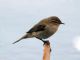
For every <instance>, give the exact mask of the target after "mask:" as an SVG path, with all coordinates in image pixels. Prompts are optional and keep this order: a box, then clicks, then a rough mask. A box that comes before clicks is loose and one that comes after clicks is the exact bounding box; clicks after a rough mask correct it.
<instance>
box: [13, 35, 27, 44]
mask: <svg viewBox="0 0 80 60" xmlns="http://www.w3.org/2000/svg"><path fill="white" fill-rule="evenodd" d="M27 37H28V36H27V34H26V35H24V36H23V37H21V38H20V39H19V40H17V41H15V42H13V43H12V44H15V43H17V42H19V41H21V40H22V39H25V38H27Z"/></svg>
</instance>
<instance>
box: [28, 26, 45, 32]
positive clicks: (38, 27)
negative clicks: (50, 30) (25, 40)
mask: <svg viewBox="0 0 80 60" xmlns="http://www.w3.org/2000/svg"><path fill="white" fill-rule="evenodd" d="M45 27H46V26H45V25H35V26H34V27H33V28H32V29H30V30H29V31H28V32H27V33H32V32H38V31H43V30H45Z"/></svg>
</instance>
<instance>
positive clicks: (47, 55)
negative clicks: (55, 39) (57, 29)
mask: <svg viewBox="0 0 80 60" xmlns="http://www.w3.org/2000/svg"><path fill="white" fill-rule="evenodd" d="M50 52H51V47H50V42H49V41H46V42H45V43H44V51H43V60H50Z"/></svg>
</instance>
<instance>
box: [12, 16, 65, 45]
mask: <svg viewBox="0 0 80 60" xmlns="http://www.w3.org/2000/svg"><path fill="white" fill-rule="evenodd" d="M60 24H64V23H62V22H61V21H60V19H59V18H58V17H56V16H51V17H48V18H44V19H42V20H41V21H40V22H39V23H37V24H36V25H35V26H33V27H32V28H31V29H30V30H29V31H28V32H26V35H24V36H23V37H21V38H20V39H19V40H17V41H15V42H14V43H17V42H19V41H20V40H22V39H25V38H32V37H36V38H38V39H39V40H41V41H43V42H45V40H43V39H46V38H49V37H50V36H52V35H53V34H54V33H55V32H56V31H57V30H58V27H59V25H60ZM14 43H13V44H14Z"/></svg>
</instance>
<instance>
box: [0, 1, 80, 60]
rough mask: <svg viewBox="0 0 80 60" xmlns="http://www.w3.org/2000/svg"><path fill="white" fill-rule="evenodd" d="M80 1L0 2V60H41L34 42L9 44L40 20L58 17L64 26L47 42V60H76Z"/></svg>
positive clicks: (79, 58)
mask: <svg viewBox="0 0 80 60" xmlns="http://www.w3.org/2000/svg"><path fill="white" fill-rule="evenodd" d="M79 6H80V0H0V60H42V57H43V43H42V42H41V41H39V40H38V39H36V38H31V39H25V40H23V41H20V42H18V43H16V44H12V43H13V42H14V41H16V40H17V39H19V38H20V37H21V36H23V35H24V34H25V32H27V31H28V30H29V29H30V28H31V27H33V25H35V24H36V23H37V22H39V21H40V20H41V19H43V18H46V17H49V16H58V17H59V18H60V19H61V21H62V22H64V23H65V25H61V26H60V27H59V29H58V31H57V33H56V34H55V35H54V36H52V37H50V38H49V39H48V40H50V42H51V48H52V52H51V60H80V7H79Z"/></svg>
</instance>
